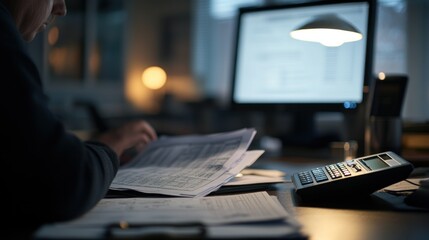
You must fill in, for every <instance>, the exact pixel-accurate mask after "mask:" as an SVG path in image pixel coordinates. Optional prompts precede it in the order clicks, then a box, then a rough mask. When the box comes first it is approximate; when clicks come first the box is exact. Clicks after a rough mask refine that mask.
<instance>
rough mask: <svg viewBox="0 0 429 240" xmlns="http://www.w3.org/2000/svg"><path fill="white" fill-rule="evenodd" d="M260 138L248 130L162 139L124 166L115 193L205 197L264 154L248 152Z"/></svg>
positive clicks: (116, 182) (118, 174)
mask: <svg viewBox="0 0 429 240" xmlns="http://www.w3.org/2000/svg"><path fill="white" fill-rule="evenodd" d="M255 134H256V131H255V129H252V128H245V129H239V130H235V131H230V132H224V133H214V134H207V135H186V136H173V137H161V138H159V140H157V141H155V142H152V143H151V144H149V145H148V147H147V148H146V149H145V151H143V152H141V153H140V154H139V155H137V156H136V158H135V159H134V160H133V161H132V162H130V164H128V165H124V166H122V167H121V168H120V169H119V171H118V173H117V175H116V177H115V179H114V180H113V183H112V184H111V187H110V188H111V189H113V190H135V191H139V192H143V193H151V194H164V195H171V196H182V197H202V196H206V195H207V194H209V193H211V192H213V191H215V190H217V189H219V188H220V187H221V186H222V185H223V184H225V183H226V182H228V181H229V180H231V179H232V178H233V177H234V176H235V175H237V174H238V173H239V172H240V171H241V170H243V169H244V168H245V167H248V166H250V165H251V164H253V163H254V162H255V161H256V159H257V158H258V157H259V156H260V155H261V154H262V153H263V151H262V150H259V151H256V152H249V151H247V149H248V147H249V145H250V143H251V141H252V140H253V138H254V136H255Z"/></svg>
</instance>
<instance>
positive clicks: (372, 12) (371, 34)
mask: <svg viewBox="0 0 429 240" xmlns="http://www.w3.org/2000/svg"><path fill="white" fill-rule="evenodd" d="M359 2H365V3H367V4H368V25H367V38H366V41H367V42H366V50H365V66H364V80H363V84H364V86H363V88H362V89H363V91H362V101H361V102H360V103H357V106H356V108H345V107H344V103H255V102H253V103H242V102H236V101H235V99H234V96H233V94H234V91H235V87H236V86H235V84H236V79H235V78H236V71H237V57H238V55H239V45H238V44H239V41H240V30H239V28H240V26H241V24H242V23H241V19H242V17H243V15H245V14H247V13H252V12H260V11H272V10H278V9H288V8H302V7H311V6H321V5H325V6H327V5H338V4H344V3H359ZM375 21H376V1H375V0H325V1H324V0H317V1H310V2H300V3H282V4H274V5H264V6H251V7H242V8H240V9H239V10H238V15H237V21H236V29H235V45H234V53H233V61H232V62H233V64H232V72H231V73H232V78H231V88H230V90H231V91H230V96H229V98H230V101H229V102H230V107H231V108H232V109H235V110H259V111H267V110H268V111H272V110H279V111H293V112H300V111H314V112H315V111H317V112H319V111H320V112H326V111H328V112H355V111H357V110H358V109H360V108H362V107H363V106H364V105H365V103H366V101H367V97H368V89H369V86H370V85H371V84H372V81H373V79H374V76H373V54H374V38H375Z"/></svg>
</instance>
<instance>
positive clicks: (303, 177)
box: [298, 171, 313, 185]
mask: <svg viewBox="0 0 429 240" xmlns="http://www.w3.org/2000/svg"><path fill="white" fill-rule="evenodd" d="M298 178H299V181H301V184H302V185H305V184H310V183H312V182H313V178H312V177H311V175H310V172H309V171H305V172H300V173H298Z"/></svg>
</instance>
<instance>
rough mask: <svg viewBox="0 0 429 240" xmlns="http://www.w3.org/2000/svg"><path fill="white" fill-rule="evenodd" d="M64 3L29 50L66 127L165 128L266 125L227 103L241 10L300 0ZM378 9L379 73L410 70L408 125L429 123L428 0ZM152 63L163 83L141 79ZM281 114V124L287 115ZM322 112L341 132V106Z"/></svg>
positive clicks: (324, 121) (324, 124) (327, 125)
mask: <svg viewBox="0 0 429 240" xmlns="http://www.w3.org/2000/svg"><path fill="white" fill-rule="evenodd" d="M66 2H67V5H68V14H67V16H66V17H61V18H58V19H57V20H56V22H55V24H53V25H52V26H50V28H49V29H48V30H47V31H45V32H44V33H42V34H40V35H39V36H38V37H37V38H36V39H35V41H34V42H32V43H31V44H30V52H31V54H32V56H33V58H34V60H35V61H36V63H37V66H38V68H39V69H40V73H41V75H42V78H43V80H44V84H45V88H46V91H47V94H48V96H49V98H50V103H51V106H52V108H53V109H54V111H55V112H56V113H57V114H58V116H60V117H61V118H62V119H63V120H64V122H65V123H66V124H67V127H69V128H70V129H71V130H73V131H77V132H79V131H83V132H91V131H97V130H100V129H103V128H105V127H110V126H114V125H117V124H119V123H120V122H122V121H125V120H128V119H132V118H139V117H143V118H146V119H148V120H149V121H150V122H151V123H152V124H153V125H154V126H155V127H156V128H157V129H158V131H160V132H163V133H169V134H183V133H208V132H216V131H223V130H230V129H235V128H241V127H248V126H256V127H257V128H264V118H265V117H266V116H264V114H266V113H245V114H243V113H237V112H234V111H230V110H229V91H230V81H231V68H232V57H233V45H234V36H235V35H234V34H235V33H234V30H235V29H234V28H235V24H236V22H235V21H236V16H237V9H238V8H239V7H243V6H252V5H263V4H278V3H283V2H302V1H293V0H67V1H66ZM377 11H378V12H377V21H376V40H375V54H374V76H376V75H377V74H378V73H379V72H384V73H386V74H405V75H407V76H408V77H409V84H408V88H407V93H406V99H405V104H404V108H403V111H402V118H403V120H404V122H405V123H412V124H414V123H416V124H420V123H426V122H427V121H428V120H429V108H428V107H427V104H428V103H429V80H428V78H429V77H428V76H429V68H428V67H427V66H429V47H427V42H429V15H428V14H426V13H427V12H428V11H429V2H428V1H424V0H408V1H407V0H378V9H377ZM153 66H156V67H160V68H162V69H163V70H164V71H165V73H166V81H165V84H164V85H162V74H161V75H159V76H158V77H159V78H160V79H159V81H161V83H160V84H161V85H160V86H151V85H147V84H144V82H143V81H142V75H143V72H144V71H145V70H147V69H148V68H150V67H153ZM155 74H156V72H155ZM155 78H157V77H155ZM156 84H157V83H155V85H156ZM158 87H159V88H158ZM98 117H100V119H98ZM279 118H280V119H281V120H279V121H278V123H277V124H278V125H279V128H282V129H283V128H284V125H285V124H286V125H287V113H285V116H279ZM317 119H318V128H319V130H320V131H322V132H323V131H326V132H335V131H336V133H337V134H338V138H339V139H338V140H342V139H341V138H342V137H343V136H344V134H343V133H342V132H341V131H342V128H339V127H338V126H339V123H340V124H342V122H343V121H344V119H343V116H342V115H341V114H340V113H326V112H325V113H319V114H318V115H317ZM258 130H260V131H261V132H263V131H264V130H263V129H258ZM334 140H335V139H334Z"/></svg>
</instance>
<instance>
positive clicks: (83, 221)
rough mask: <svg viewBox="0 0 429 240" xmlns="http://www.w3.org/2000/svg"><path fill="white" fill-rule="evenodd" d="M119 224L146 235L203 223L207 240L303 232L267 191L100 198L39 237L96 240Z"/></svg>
mask: <svg viewBox="0 0 429 240" xmlns="http://www.w3.org/2000/svg"><path fill="white" fill-rule="evenodd" d="M115 223H116V224H119V223H121V224H124V223H126V225H128V226H130V227H132V226H136V228H137V229H139V227H138V226H145V224H146V226H147V227H144V228H143V229H142V230H145V229H147V231H149V230H150V229H151V226H152V228H156V224H161V225H163V226H165V225H168V224H171V226H177V225H180V224H186V223H201V224H203V225H204V226H205V228H206V230H207V234H208V239H210V238H216V239H217V238H242V237H243V236H247V237H255V236H257V238H259V239H265V238H267V237H278V236H279V235H282V236H285V235H286V236H296V235H297V234H299V229H300V225H299V224H298V223H297V222H296V220H294V218H293V217H292V216H291V215H289V214H288V212H287V211H286V210H285V209H284V208H283V206H282V205H281V204H280V202H279V201H278V199H277V198H275V197H273V196H270V195H268V193H267V192H253V193H245V194H236V195H225V196H209V197H202V198H179V197H165V198H117V199H102V200H101V201H100V202H99V203H98V204H97V205H96V206H95V207H94V208H93V209H92V210H91V211H89V212H88V213H86V214H85V215H83V216H82V217H80V218H78V219H76V220H73V221H69V222H65V223H57V224H50V225H45V226H44V227H42V228H41V229H40V230H39V231H38V233H37V236H38V237H41V238H43V239H50V238H52V239H61V238H67V239H74V238H79V239H82V238H88V239H98V238H99V237H100V236H105V235H104V234H105V231H106V229H107V226H111V225H112V224H115ZM243 230H244V231H243ZM249 234H250V235H249ZM255 234H256V235H255ZM129 239H137V238H129Z"/></svg>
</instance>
